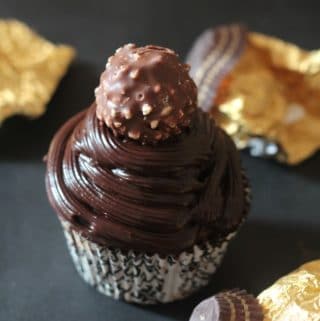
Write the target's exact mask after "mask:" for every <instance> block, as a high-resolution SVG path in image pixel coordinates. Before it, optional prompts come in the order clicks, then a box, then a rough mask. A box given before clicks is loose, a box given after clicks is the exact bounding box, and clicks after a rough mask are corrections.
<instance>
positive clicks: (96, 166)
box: [46, 44, 250, 304]
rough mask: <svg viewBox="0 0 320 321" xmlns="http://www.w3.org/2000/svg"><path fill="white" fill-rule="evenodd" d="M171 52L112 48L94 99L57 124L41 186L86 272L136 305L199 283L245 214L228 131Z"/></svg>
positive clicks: (179, 294)
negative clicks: (204, 107) (206, 108)
mask: <svg viewBox="0 0 320 321" xmlns="http://www.w3.org/2000/svg"><path fill="white" fill-rule="evenodd" d="M188 72H189V67H188V66H187V65H185V64H183V63H181V62H180V61H179V58H178V56H177V55H176V54H175V53H174V52H173V51H172V50H169V49H166V48H162V47H157V46H146V47H140V48H139V47H136V46H135V45H132V44H129V45H126V46H124V47H122V48H119V49H118V50H117V51H116V53H115V54H114V56H112V57H110V58H109V60H108V63H107V65H106V70H105V71H104V72H103V74H102V75H101V79H100V85H99V87H98V88H97V89H96V101H95V102H94V103H93V104H92V105H91V106H90V107H89V108H88V109H86V110H84V111H82V112H80V113H79V114H77V115H75V116H74V117H73V118H71V119H70V120H69V121H67V122H66V124H65V125H64V126H62V128H61V129H60V130H59V131H58V132H57V134H56V135H55V137H54V138H53V140H52V143H51V145H50V149H49V152H48V155H47V174H46V186H47V193H48V197H49V200H50V203H51V205H52V206H53V208H54V209H55V211H56V212H57V214H58V217H59V219H60V221H61V223H62V226H63V229H64V232H65V236H66V239H67V243H68V247H69V250H70V253H71V256H72V258H73V261H74V263H75V266H76V268H77V270H78V272H79V273H80V275H81V276H82V277H83V279H84V280H85V281H87V282H88V283H89V284H91V285H93V286H94V287H96V288H97V290H99V291H100V292H102V293H104V294H106V295H108V296H112V297H114V298H117V299H123V300H126V301H129V302H135V303H141V304H153V303H159V302H170V301H174V300H177V299H181V298H184V297H186V296H188V295H190V294H191V293H192V292H194V291H196V290H198V289H199V288H200V287H202V286H204V285H206V284H207V283H208V281H209V279H210V276H211V275H212V274H213V273H214V272H215V270H216V268H217V266H218V265H219V264H220V262H221V259H222V257H223V255H224V252H225V250H226V248H227V245H228V242H229V241H230V239H232V237H233V236H234V235H235V233H236V231H237V230H238V228H239V226H240V225H241V223H242V222H243V220H244V218H245V216H246V215H247V213H248V208H249V203H250V200H249V188H248V184H247V180H246V178H245V175H244V173H243V171H242V169H241V164H240V159H239V154H238V152H237V150H236V148H235V146H234V144H233V142H232V140H231V139H230V138H229V137H228V136H227V135H226V134H225V132H224V131H223V130H221V129H220V128H219V127H217V126H216V125H215V124H214V121H213V120H212V119H211V118H210V117H209V116H208V114H206V113H204V112H203V111H201V110H200V109H199V108H197V103H196V102H197V89H196V86H195V84H194V82H193V81H192V80H191V78H190V77H189V74H188Z"/></svg>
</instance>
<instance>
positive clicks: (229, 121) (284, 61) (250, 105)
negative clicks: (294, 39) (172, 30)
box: [187, 25, 320, 165]
mask: <svg viewBox="0 0 320 321" xmlns="http://www.w3.org/2000/svg"><path fill="white" fill-rule="evenodd" d="M187 62H188V63H189V64H190V65H191V75H192V76H193V78H194V80H195V82H196V84H197V85H198V92H199V95H198V100H199V105H200V106H201V107H202V108H203V109H204V110H206V111H210V113H212V115H213V116H214V117H215V118H216V120H217V121H218V123H219V124H220V125H221V126H222V127H223V128H224V129H225V130H226V131H227V132H228V133H229V134H230V135H232V136H233V138H234V140H235V142H236V144H237V146H238V148H245V147H249V148H250V150H251V154H253V155H254V156H264V157H272V158H276V159H278V160H279V161H282V162H286V163H288V164H292V165H293V164H297V163H299V162H301V161H303V160H304V159H306V158H307V157H309V156H311V155H312V154H313V153H314V152H315V151H316V150H317V149H319V148H320V108H319V102H320V50H318V51H309V52H308V51H305V50H303V49H300V48H299V47H297V46H295V45H293V44H290V43H287V42H284V41H282V40H280V39H276V38H274V37H270V36H266V35H263V34H259V33H255V32H251V31H248V30H247V29H246V28H245V27H244V26H241V25H227V26H221V27H218V28H214V29H209V30H207V31H205V32H204V33H203V34H202V35H200V37H199V38H198V39H197V41H196V42H195V44H194V46H193V48H192V49H191V51H190V53H189V55H188V57H187Z"/></svg>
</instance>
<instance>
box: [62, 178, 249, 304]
mask: <svg viewBox="0 0 320 321" xmlns="http://www.w3.org/2000/svg"><path fill="white" fill-rule="evenodd" d="M243 180H244V190H245V195H246V208H245V216H246V214H247V213H248V211H249V207H250V202H251V191H250V187H249V184H248V180H247V178H246V175H245V174H244V172H243ZM244 219H245V218H244ZM61 223H62V226H63V229H64V234H65V237H66V240H67V244H68V248H69V252H70V254H71V257H72V259H73V262H74V264H75V267H76V269H77V271H78V272H79V274H80V276H81V277H82V278H83V279H84V280H85V281H86V282H87V283H88V284H90V285H92V286H93V287H95V288H96V289H97V290H98V291H99V292H101V293H103V294H105V295H107V296H109V297H113V298H114V299H121V300H124V301H127V302H132V303H138V304H156V303H167V302H172V301H175V300H180V299H183V298H185V297H187V296H189V295H191V294H192V293H193V292H196V291H197V290H199V289H200V288H202V287H203V286H205V285H207V284H208V282H209V281H210V278H211V276H212V275H213V274H214V273H215V271H216V269H217V268H218V266H219V265H220V263H221V261H222V259H223V256H224V254H225V252H226V250H227V247H228V244H229V242H230V240H231V239H232V238H233V237H234V236H235V234H236V233H237V231H234V232H232V233H230V234H228V235H227V236H226V237H224V238H222V239H220V241H219V242H217V241H215V242H214V243H212V242H210V241H208V242H205V243H203V244H199V245H194V246H193V248H192V249H191V250H189V251H184V252H182V253H180V254H178V255H166V256H161V255H159V254H153V255H149V254H146V253H139V252H135V251H132V250H130V251H122V250H121V249H116V248H109V247H107V246H102V245H99V244H97V243H94V242H92V241H90V240H88V239H86V238H84V237H82V236H81V235H80V234H79V233H78V232H76V231H75V230H73V229H72V227H71V225H70V224H69V223H68V222H67V221H62V222H61ZM240 225H241V224H240ZM239 227H240V226H239ZM239 227H238V229H239Z"/></svg>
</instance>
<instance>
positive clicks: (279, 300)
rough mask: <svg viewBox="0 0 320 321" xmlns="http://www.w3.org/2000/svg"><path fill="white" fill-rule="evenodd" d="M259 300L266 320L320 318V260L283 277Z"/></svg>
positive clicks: (296, 320) (304, 320)
mask: <svg viewBox="0 0 320 321" xmlns="http://www.w3.org/2000/svg"><path fill="white" fill-rule="evenodd" d="M258 300H259V302H260V304H261V305H262V306H263V309H264V314H265V319H264V320H265V321H320V260H317V261H312V262H309V263H307V264H305V265H302V266H301V267H300V268H299V269H298V270H296V271H293V272H292V273H290V274H288V275H287V276H284V277H282V278H281V279H279V280H278V281H277V282H276V283H274V284H273V285H272V286H271V287H270V288H268V289H266V290H265V291H263V292H262V293H261V294H260V295H259V296H258Z"/></svg>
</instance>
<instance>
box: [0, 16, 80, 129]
mask: <svg viewBox="0 0 320 321" xmlns="http://www.w3.org/2000/svg"><path fill="white" fill-rule="evenodd" d="M0 39H1V41H0V124H1V122H2V121H4V120H5V119H6V118H8V117H10V116H12V115H15V114H19V115H25V116H28V117H31V118H35V117H39V116H40V115H42V114H43V113H44V112H45V107H46V104H47V103H48V101H49V100H50V98H51V96H52V95H53V92H54V91H55V89H56V87H57V85H58V83H59V81H60V79H61V78H62V76H63V75H64V74H65V72H66V70H67V68H68V66H69V64H70V62H71V61H72V60H73V58H74V56H75V50H74V49H73V48H71V47H69V46H65V45H58V46H56V45H53V44H52V43H50V42H48V41H47V40H45V39H44V38H41V37H40V36H39V35H37V34H36V33H35V32H33V31H32V30H31V29H30V28H29V27H28V26H26V25H25V24H23V23H21V22H19V21H16V20H0Z"/></svg>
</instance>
